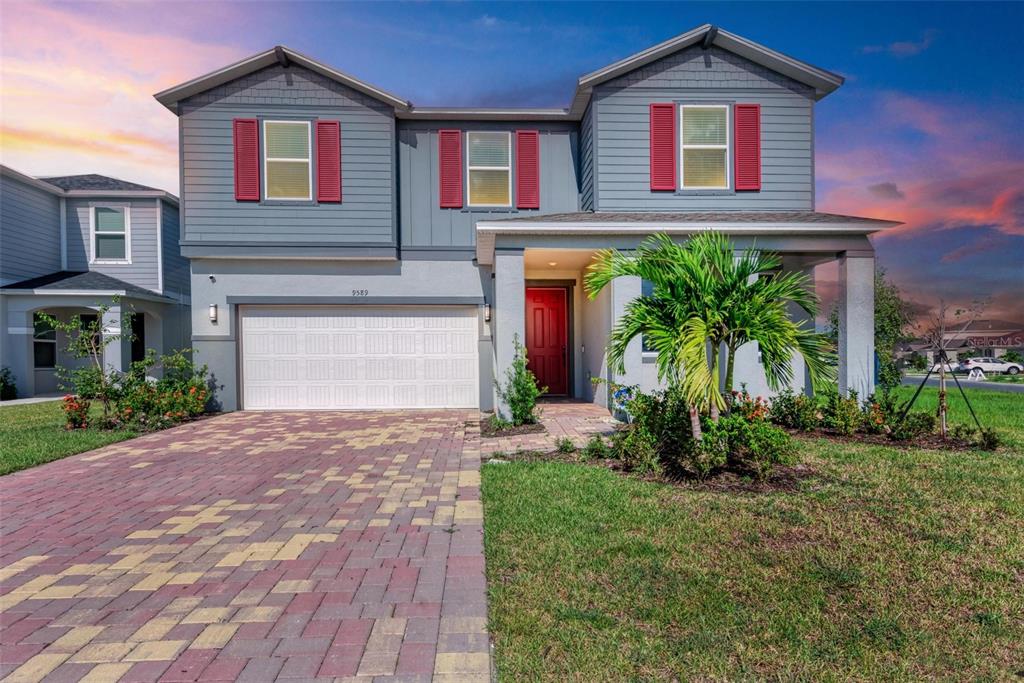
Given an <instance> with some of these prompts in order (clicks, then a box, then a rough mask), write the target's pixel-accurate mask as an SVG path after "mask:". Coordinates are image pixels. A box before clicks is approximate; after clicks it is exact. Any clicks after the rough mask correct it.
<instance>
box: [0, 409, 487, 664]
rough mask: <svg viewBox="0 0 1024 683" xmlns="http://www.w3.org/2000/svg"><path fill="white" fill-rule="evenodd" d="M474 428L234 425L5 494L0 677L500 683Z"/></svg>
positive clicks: (55, 474) (183, 430)
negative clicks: (494, 668) (489, 622)
mask: <svg viewBox="0 0 1024 683" xmlns="http://www.w3.org/2000/svg"><path fill="white" fill-rule="evenodd" d="M478 419H479V415H478V414H477V413H471V412H467V411H431V412H428V411H406V412H378V413H369V412H365V413H339V412H331V413H308V412H307V413H242V412H240V413H231V414H228V415H223V416H219V417H215V418H211V419H207V420H203V421H200V422H196V423H192V424H189V425H185V426H182V427H177V428H175V429H170V430H167V431H164V432H159V433H155V434H150V435H148V436H145V437H142V438H139V439H135V440H133V441H128V442H123V443H119V444H115V445H112V446H108V447H106V448H102V449H99V450H96V451H91V452H89V453H83V454H80V455H77V456H72V457H70V458H66V459H64V460H61V461H58V462H54V463H50V464H48V465H43V466H41V467H37V468H34V469H31V470H27V471H24V472H19V473H16V474H12V475H9V476H6V477H3V478H0V505H2V509H0V534H2V537H0V628H2V631H0V648H2V649H0V677H5V678H4V680H10V681H38V680H53V681H63V680H97V681H115V680H122V681H155V680H164V681H195V680H202V681H216V680H236V679H237V680H245V681H258V680H275V679H288V678H293V679H305V680H312V679H323V680H337V679H343V680H353V681H376V680H407V681H430V680H434V681H474V680H478V681H487V680H489V665H490V660H489V655H488V651H489V648H488V636H487V631H486V618H487V607H486V592H485V581H484V555H483V526H482V509H481V504H480V474H479V465H480V455H479V429H478V427H477V426H476V424H475V423H476V420H478Z"/></svg>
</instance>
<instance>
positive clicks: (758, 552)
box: [482, 391, 1024, 681]
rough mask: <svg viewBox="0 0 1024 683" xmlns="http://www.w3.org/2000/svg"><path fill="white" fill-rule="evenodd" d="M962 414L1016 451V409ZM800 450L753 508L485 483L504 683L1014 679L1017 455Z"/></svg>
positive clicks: (1021, 528) (731, 494)
mask: <svg viewBox="0 0 1024 683" xmlns="http://www.w3.org/2000/svg"><path fill="white" fill-rule="evenodd" d="M931 393H933V394H934V392H931ZM981 394H984V395H981ZM970 396H971V397H972V399H973V398H977V403H976V406H975V407H976V409H978V410H979V411H980V412H981V413H982V415H980V416H981V419H982V423H983V424H989V423H990V422H989V421H991V424H993V425H994V426H996V427H997V428H998V429H1000V430H1001V431H1003V432H1004V436H1006V437H1008V441H1011V442H1012V443H1015V444H1019V443H1021V442H1022V440H1024V424H1022V422H1021V420H1022V418H1021V417H1020V413H1024V411H1022V410H1021V408H1022V407H1024V396H1019V395H1014V394H999V393H995V392H979V391H972V392H971V394H970ZM931 398H932V399H934V395H933V396H932V397H931ZM926 400H927V397H926ZM954 410H956V408H954ZM1004 411H1009V412H1014V411H1016V414H1013V415H1011V414H1006V413H1004ZM964 412H965V413H966V409H964ZM967 417H968V419H969V416H967ZM958 418H959V415H958V413H954V419H958ZM800 448H801V459H802V461H803V463H804V464H805V465H807V466H809V467H810V468H811V469H812V471H813V472H815V473H816V476H814V477H810V478H807V479H802V480H800V481H799V482H798V485H797V486H795V488H793V489H792V490H781V491H778V490H775V491H770V492H758V491H742V490H709V489H706V488H705V489H702V488H687V487H674V486H667V485H663V484H658V483H653V482H649V481H642V480H640V479H638V478H634V477H624V476H622V475H621V474H618V473H616V472H613V471H610V470H608V469H607V468H603V467H592V466H586V465H580V464H573V463H569V462H512V463H504V464H487V465H484V467H483V471H482V473H483V498H484V505H485V517H484V521H485V547H486V553H487V572H488V590H489V594H490V595H489V597H490V610H491V611H490V628H491V631H492V634H493V636H494V639H495V644H496V653H497V663H498V667H499V673H500V675H501V678H502V679H503V680H691V679H698V680H736V679H739V680H759V679H772V680H774V679H785V680H825V681H828V680H836V681H838V680H850V679H855V680H863V679H872V680H879V679H882V680H890V679H897V680H908V679H928V678H941V679H956V680H969V679H981V680H1004V679H1008V678H1012V677H1013V676H1014V675H1016V672H1017V671H1018V670H1019V669H1021V662H1022V661H1024V645H1022V644H1024V601H1022V600H1021V593H1020V586H1021V583H1022V581H1024V560H1022V558H1024V449H1022V448H1019V447H1015V446H1011V447H1009V448H1004V449H1003V450H1001V451H999V452H998V453H995V454H992V453H983V452H976V451H966V452H950V451H946V452H939V451H924V450H916V451H905V450H900V449H896V448H892V447H888V446H882V445H873V444H856V443H838V442H833V441H829V440H825V439H819V440H806V441H801V442H800Z"/></svg>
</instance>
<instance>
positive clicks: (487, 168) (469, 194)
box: [466, 130, 514, 209]
mask: <svg viewBox="0 0 1024 683" xmlns="http://www.w3.org/2000/svg"><path fill="white" fill-rule="evenodd" d="M480 133H488V134H489V133H502V134H504V135H505V137H506V139H507V140H508V166H470V165H469V136H470V135H478V134H480ZM470 171H508V204H474V203H473V186H472V185H470V183H469V174H470ZM513 201H514V198H513V197H512V132H511V131H506V130H467V131H466V206H471V207H474V208H502V209H509V208H512V202H513Z"/></svg>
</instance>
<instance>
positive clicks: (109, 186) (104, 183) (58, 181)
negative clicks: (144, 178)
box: [39, 173, 161, 192]
mask: <svg viewBox="0 0 1024 683" xmlns="http://www.w3.org/2000/svg"><path fill="white" fill-rule="evenodd" d="M39 180H42V181H43V182H47V183H50V184H51V185H56V186H57V187H59V188H60V189H62V190H64V191H71V190H87V191H94V190H97V191H105V190H114V191H118V192H121V191H127V192H160V191H161V190H159V189H157V188H155V187H149V186H148V185H139V184H138V183H130V182H128V181H127V180H121V179H120V178H111V177H110V176H106V175H100V174H98V173H84V174H82V175H62V176H54V177H49V178H39Z"/></svg>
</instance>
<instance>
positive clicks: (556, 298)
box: [526, 287, 569, 396]
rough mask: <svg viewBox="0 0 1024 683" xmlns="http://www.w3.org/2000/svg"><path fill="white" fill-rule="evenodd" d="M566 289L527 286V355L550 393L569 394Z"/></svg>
mask: <svg viewBox="0 0 1024 683" xmlns="http://www.w3.org/2000/svg"><path fill="white" fill-rule="evenodd" d="M566 311H567V305H566V290H565V289H560V288H557V287H527V288H526V358H527V361H528V364H529V368H530V371H531V372H533V374H534V375H535V376H536V377H537V384H539V385H540V386H542V387H547V388H548V392H547V393H548V394H549V395H554V396H558V395H565V394H568V393H569V391H568V387H569V366H568V358H569V348H568V345H569V336H568V335H569V330H568V327H569V325H568V316H567V315H566Z"/></svg>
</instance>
